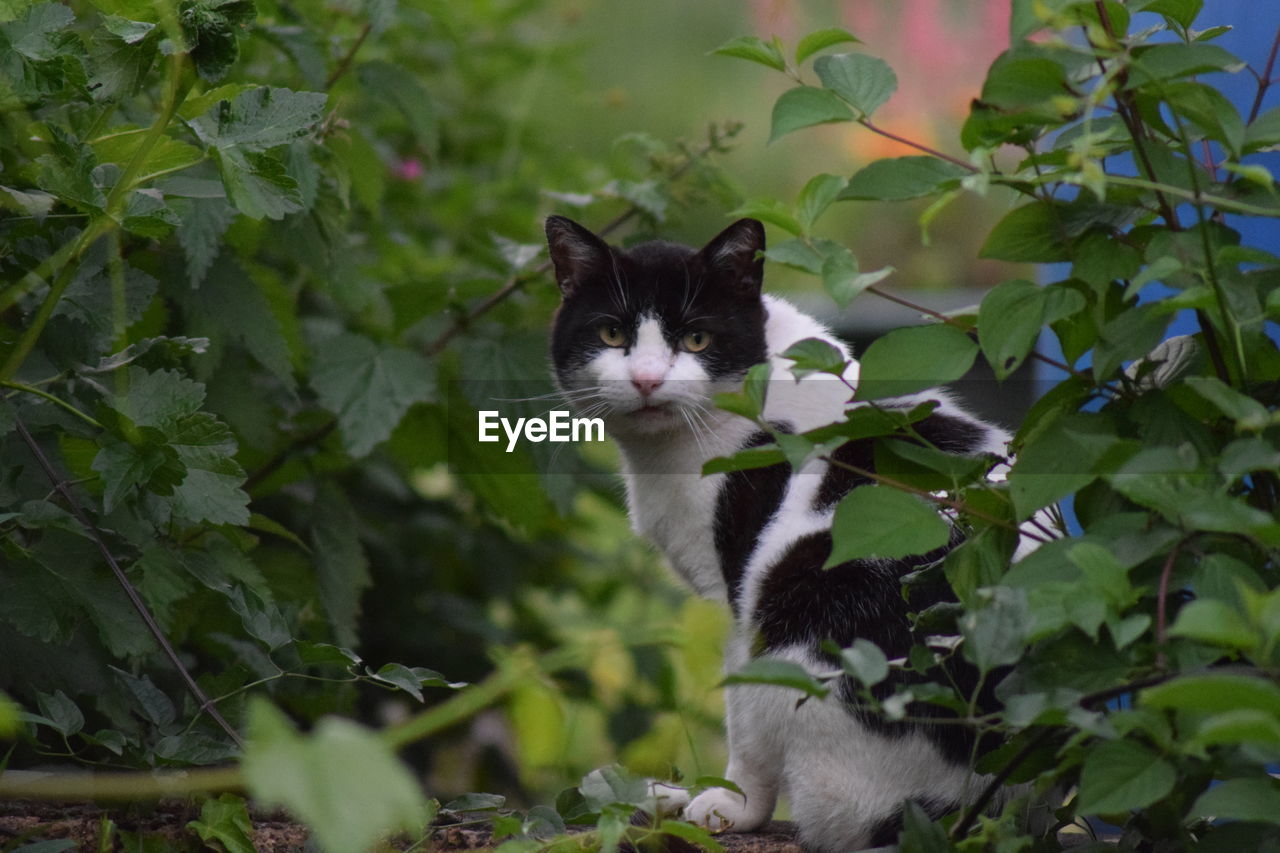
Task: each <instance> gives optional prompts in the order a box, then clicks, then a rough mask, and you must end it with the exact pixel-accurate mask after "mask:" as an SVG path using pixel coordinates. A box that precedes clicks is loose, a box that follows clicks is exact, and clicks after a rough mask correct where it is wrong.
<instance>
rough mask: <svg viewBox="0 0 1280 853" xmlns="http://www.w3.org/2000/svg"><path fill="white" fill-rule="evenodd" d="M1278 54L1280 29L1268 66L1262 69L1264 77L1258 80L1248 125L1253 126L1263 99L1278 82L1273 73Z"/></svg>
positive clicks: (1279, 29)
mask: <svg viewBox="0 0 1280 853" xmlns="http://www.w3.org/2000/svg"><path fill="white" fill-rule="evenodd" d="M1278 52H1280V27H1277V28H1276V37H1275V39H1274V40H1273V41H1272V42H1271V53H1270V54H1268V56H1267V65H1266V67H1265V68H1263V69H1262V76H1261V77H1259V78H1258V92H1257V94H1255V95H1254V96H1253V106H1252V107H1251V108H1250V109H1249V120H1248V121H1247V122H1245V123H1246V124H1253V120H1254V119H1256V118H1257V117H1258V111H1259V110H1261V109H1262V99H1263V98H1265V97H1266V96H1267V89H1269V88H1271V84H1272V83H1274V82H1276V81H1275V79H1273V78H1272V76H1271V72H1272V70H1273V69H1274V68H1275V67H1276V54H1277V53H1278Z"/></svg>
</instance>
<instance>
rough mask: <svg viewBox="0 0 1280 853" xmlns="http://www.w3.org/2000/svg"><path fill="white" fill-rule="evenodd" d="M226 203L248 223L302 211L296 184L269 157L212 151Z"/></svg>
mask: <svg viewBox="0 0 1280 853" xmlns="http://www.w3.org/2000/svg"><path fill="white" fill-rule="evenodd" d="M215 150H216V152H217V161H218V172H219V174H221V175H222V185H223V186H224V187H225V188H226V192H227V199H228V200H229V201H230V202H231V203H232V204H233V205H235V207H236V209H237V210H238V211H240V212H241V213H243V214H244V215H245V216H248V217H249V218H250V219H262V218H263V217H266V218H267V219H283V218H284V217H285V215H286V214H289V213H297V212H298V211H300V210H302V193H301V192H300V191H299V189H298V182H297V181H295V180H294V179H293V178H292V177H290V176H289V174H288V172H287V171H286V170H285V167H284V164H283V163H281V162H280V161H279V160H277V159H275V158H274V157H272V156H271V155H269V154H254V153H249V154H246V153H244V152H243V151H240V150H238V149H236V148H228V149H221V148H219V149H215Z"/></svg>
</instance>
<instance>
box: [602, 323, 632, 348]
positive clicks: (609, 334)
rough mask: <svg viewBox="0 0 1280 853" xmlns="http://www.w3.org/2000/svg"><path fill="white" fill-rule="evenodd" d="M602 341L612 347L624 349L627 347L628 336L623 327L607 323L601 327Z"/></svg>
mask: <svg viewBox="0 0 1280 853" xmlns="http://www.w3.org/2000/svg"><path fill="white" fill-rule="evenodd" d="M600 340H602V341H604V342H605V344H606V345H607V346H611V347H624V346H626V345H627V336H626V334H625V333H624V332H623V331H622V327H621V326H617V325H614V324H612V323H605V324H604V325H603V326H601V327H600Z"/></svg>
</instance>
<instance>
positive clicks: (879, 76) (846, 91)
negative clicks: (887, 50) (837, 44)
mask: <svg viewBox="0 0 1280 853" xmlns="http://www.w3.org/2000/svg"><path fill="white" fill-rule="evenodd" d="M813 70H814V71H816V72H817V74H818V79H820V80H821V81H822V85H823V86H825V87H826V88H827V89H829V90H831V91H832V92H835V93H836V94H837V95H839V96H840V97H841V98H843V99H844V100H845V101H847V102H848V103H849V104H850V105H852V106H853V108H854V109H855V110H857V111H858V113H860V114H861V116H862V117H869V116H870V115H871V114H872V113H874V112H875V111H876V110H877V109H879V108H880V106H881V105H882V104H884V102H885V101H887V100H889V97H890V96H891V95H892V94H893V93H894V92H895V91H897V89H898V77H897V75H896V74H894V73H893V69H892V68H890V67H889V65H888V63H886V62H885V61H884V60H883V59H879V58H877V57H874V56H867V55H866V54H863V53H840V54H836V55H835V56H822V57H819V58H818V59H816V60H814V63H813Z"/></svg>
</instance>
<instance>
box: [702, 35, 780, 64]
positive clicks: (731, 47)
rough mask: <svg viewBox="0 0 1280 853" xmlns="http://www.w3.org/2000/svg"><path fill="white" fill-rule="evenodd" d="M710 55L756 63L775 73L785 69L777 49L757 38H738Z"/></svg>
mask: <svg viewBox="0 0 1280 853" xmlns="http://www.w3.org/2000/svg"><path fill="white" fill-rule="evenodd" d="M711 53H712V55H714V56H732V57H734V58H735V59H745V60H747V61H748V62H756V63H759V64H760V65H764V66H766V67H768V68H772V69H774V70H775V71H785V70H786V68H787V63H786V60H785V59H783V58H782V54H781V53H780V52H779V51H778V48H777V47H775V46H774V45H772V44H770V43H769V42H766V41H765V40H763V39H761V38H759V37H758V36H739V37H738V38H735V39H732V40H730V41H727V42H725V43H724V44H722V45H720V46H719V47H717V48H716V49H715V50H713V51H711Z"/></svg>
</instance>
